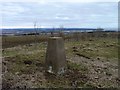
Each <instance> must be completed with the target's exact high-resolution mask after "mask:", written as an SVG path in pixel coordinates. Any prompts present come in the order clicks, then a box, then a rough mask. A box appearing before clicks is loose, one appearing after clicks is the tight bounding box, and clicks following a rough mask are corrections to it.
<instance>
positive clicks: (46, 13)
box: [0, 0, 118, 28]
mask: <svg viewBox="0 0 120 90" xmlns="http://www.w3.org/2000/svg"><path fill="white" fill-rule="evenodd" d="M56 1H57V0H56ZM0 8H1V9H2V10H1V12H0V14H1V15H2V26H0V27H33V23H34V22H35V21H37V26H38V27H59V26H60V25H63V26H64V27H82V28H83V27H87V28H89V27H90V28H97V27H103V28H109V27H110V28H117V26H118V3H117V2H88V3H86V2H60V1H59V2H55V1H54V2H47V1H46V2H6V3H4V2H3V3H1V4H0Z"/></svg>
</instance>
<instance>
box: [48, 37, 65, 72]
mask: <svg viewBox="0 0 120 90" xmlns="http://www.w3.org/2000/svg"><path fill="white" fill-rule="evenodd" d="M65 70H66V55H65V49H64V41H63V38H62V37H50V38H49V39H48V46H47V53H46V71H47V72H49V73H54V74H63V73H64V72H65Z"/></svg>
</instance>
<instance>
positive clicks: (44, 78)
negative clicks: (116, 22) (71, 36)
mask: <svg viewBox="0 0 120 90" xmlns="http://www.w3.org/2000/svg"><path fill="white" fill-rule="evenodd" d="M77 37H78V36H77ZM77 39H78V38H77ZM46 46H47V43H44V42H41V43H37V44H34V43H33V44H27V45H18V46H15V47H10V48H4V49H3V60H2V62H3V66H2V67H3V68H2V69H3V88H46V87H48V88H53V87H57V88H58V87H62V88H63V87H68V88H70V87H74V88H75V87H97V88H100V87H104V88H110V87H115V88H117V87H118V85H117V84H118V82H119V78H118V62H117V60H118V52H117V49H118V47H119V45H118V42H117V39H116V38H91V39H88V40H78V41H77V40H76V41H74V40H70V41H69V40H65V50H66V57H67V67H68V70H67V72H66V73H65V74H64V75H61V76H56V75H54V74H49V73H46V72H45V69H44V61H45V56H46V55H45V53H46Z"/></svg>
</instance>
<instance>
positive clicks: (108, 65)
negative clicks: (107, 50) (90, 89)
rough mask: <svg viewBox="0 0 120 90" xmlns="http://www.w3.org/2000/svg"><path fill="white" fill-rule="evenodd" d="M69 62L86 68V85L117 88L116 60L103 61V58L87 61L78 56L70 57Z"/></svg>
mask: <svg viewBox="0 0 120 90" xmlns="http://www.w3.org/2000/svg"><path fill="white" fill-rule="evenodd" d="M69 60H70V61H71V62H74V63H79V64H84V65H85V66H86V67H88V71H89V72H88V77H89V80H88V82H87V83H88V84H91V85H93V86H97V87H118V84H117V79H118V64H117V60H114V61H113V60H105V59H104V58H97V59H87V58H84V57H79V56H75V57H72V58H70V59H69Z"/></svg>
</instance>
